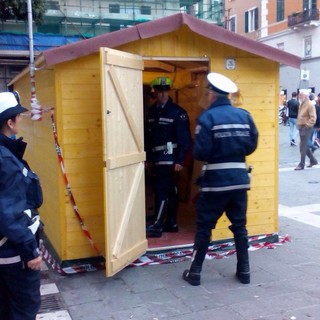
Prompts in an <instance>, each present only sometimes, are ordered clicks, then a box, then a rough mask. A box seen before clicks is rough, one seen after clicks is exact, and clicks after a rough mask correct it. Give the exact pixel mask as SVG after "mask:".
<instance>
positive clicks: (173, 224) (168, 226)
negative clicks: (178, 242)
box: [163, 217, 179, 232]
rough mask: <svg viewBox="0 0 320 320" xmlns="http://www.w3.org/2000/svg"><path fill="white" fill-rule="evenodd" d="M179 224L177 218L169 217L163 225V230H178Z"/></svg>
mask: <svg viewBox="0 0 320 320" xmlns="http://www.w3.org/2000/svg"><path fill="white" fill-rule="evenodd" d="M178 231H179V226H178V224H177V221H176V219H175V218H172V217H171V218H169V219H167V220H166V221H165V223H164V225H163V232H178Z"/></svg>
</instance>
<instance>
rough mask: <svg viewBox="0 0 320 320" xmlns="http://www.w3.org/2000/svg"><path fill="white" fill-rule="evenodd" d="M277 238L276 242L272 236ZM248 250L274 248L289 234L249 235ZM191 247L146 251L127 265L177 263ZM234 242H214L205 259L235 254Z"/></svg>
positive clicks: (184, 259)
mask: <svg viewBox="0 0 320 320" xmlns="http://www.w3.org/2000/svg"><path fill="white" fill-rule="evenodd" d="M275 237H276V238H277V239H278V241H277V242H271V241H272V240H273V241H274V238H275ZM248 240H249V251H256V250H259V249H261V248H266V249H275V248H276V247H277V246H280V245H282V244H283V243H286V242H290V241H291V239H290V236H289V235H285V236H279V235H278V234H266V235H261V236H254V237H249V238H248ZM192 251H193V250H192V247H190V248H184V249H174V250H163V251H158V252H147V253H146V254H145V255H143V256H142V257H140V258H139V259H137V260H135V261H134V262H132V263H131V264H130V265H129V267H141V266H149V265H156V264H166V263H177V262H182V261H186V260H189V259H191V257H192ZM235 252H236V249H235V244H234V241H229V242H220V243H217V242H214V243H212V244H211V245H209V247H208V252H207V254H206V259H208V260H212V259H223V258H225V257H227V256H231V255H233V254H235Z"/></svg>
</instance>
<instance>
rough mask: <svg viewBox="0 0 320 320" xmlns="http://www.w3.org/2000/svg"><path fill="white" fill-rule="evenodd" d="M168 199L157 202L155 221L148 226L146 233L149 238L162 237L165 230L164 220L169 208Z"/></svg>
mask: <svg viewBox="0 0 320 320" xmlns="http://www.w3.org/2000/svg"><path fill="white" fill-rule="evenodd" d="M167 203H168V201H165V200H160V201H156V204H155V209H156V211H155V213H156V214H155V216H154V223H153V224H151V225H149V226H147V228H146V234H147V237H148V238H160V237H161V236H162V232H163V221H164V217H165V210H166V208H167Z"/></svg>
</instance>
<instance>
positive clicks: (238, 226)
mask: <svg viewBox="0 0 320 320" xmlns="http://www.w3.org/2000/svg"><path fill="white" fill-rule="evenodd" d="M207 79H208V82H209V86H208V89H207V100H208V103H209V108H208V109H207V110H206V111H205V112H204V113H202V114H201V115H200V117H199V118H198V123H197V127H196V130H195V145H194V149H193V156H194V158H195V159H197V160H200V161H204V162H205V164H204V166H203V171H202V175H201V177H200V178H199V186H200V195H199V198H198V201H197V204H196V211H197V231H196V236H195V242H194V249H193V259H192V263H191V267H190V269H189V270H185V271H184V273H183V279H184V280H185V281H187V282H188V283H190V284H191V285H194V286H197V285H199V284H200V273H201V270H202V264H203V261H204V258H205V256H206V253H207V249H208V245H209V243H210V238H211V230H212V229H214V228H215V226H216V223H217V221H218V219H219V218H220V217H221V216H222V214H223V212H225V213H226V215H227V217H228V219H229V220H230V222H231V226H230V227H229V228H230V230H231V231H232V232H233V235H234V240H235V246H236V251H237V260H238V263H237V272H236V276H237V278H238V280H239V281H240V282H241V283H250V270H249V256H248V239H247V234H248V233H247V229H246V211H247V190H249V189H250V178H249V173H248V169H247V167H246V162H245V157H246V156H247V155H249V154H251V153H252V152H253V151H254V150H255V149H256V147H257V143H258V131H257V129H256V126H255V124H254V122H253V120H252V118H251V116H250V114H249V112H247V111H246V110H243V109H240V108H236V107H233V106H232V105H231V102H230V100H229V98H228V94H229V93H235V92H237V91H238V88H237V86H236V84H235V83H233V82H232V81H231V80H230V79H228V78H227V77H225V76H223V75H221V74H218V73H210V74H209V75H208V76H207Z"/></svg>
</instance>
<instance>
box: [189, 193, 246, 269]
mask: <svg viewBox="0 0 320 320" xmlns="http://www.w3.org/2000/svg"><path fill="white" fill-rule="evenodd" d="M196 210H197V231H196V236H195V250H197V252H198V254H197V255H196V256H195V260H194V262H195V265H197V266H202V263H203V260H204V258H205V254H206V251H207V249H208V245H209V243H210V239H211V230H212V229H214V228H215V227H216V224H217V222H218V220H219V218H220V217H221V216H222V214H223V213H224V212H225V213H226V216H227V217H228V219H229V220H230V222H231V225H230V226H229V229H230V230H231V231H232V232H233V234H234V237H235V238H242V237H246V236H247V234H248V232H247V229H246V223H247V219H246V212H247V191H246V190H241V191H235V192H228V193H223V194H222V193H216V192H201V193H200V196H199V198H198V200H197V203H196Z"/></svg>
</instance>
